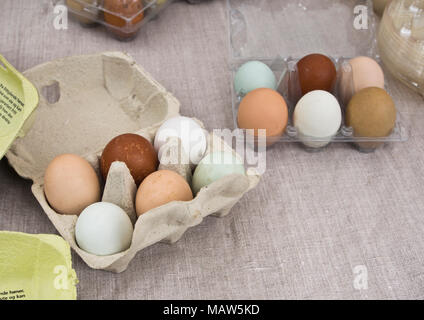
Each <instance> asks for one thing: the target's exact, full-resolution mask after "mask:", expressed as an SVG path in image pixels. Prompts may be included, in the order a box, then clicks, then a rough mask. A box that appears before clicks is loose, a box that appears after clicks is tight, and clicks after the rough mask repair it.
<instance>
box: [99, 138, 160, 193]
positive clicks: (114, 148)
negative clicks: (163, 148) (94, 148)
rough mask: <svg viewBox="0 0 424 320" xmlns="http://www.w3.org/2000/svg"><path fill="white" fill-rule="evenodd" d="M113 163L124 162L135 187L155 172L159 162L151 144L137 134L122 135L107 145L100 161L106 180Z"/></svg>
mask: <svg viewBox="0 0 424 320" xmlns="http://www.w3.org/2000/svg"><path fill="white" fill-rule="evenodd" d="M115 161H121V162H124V163H125V164H126V165H127V167H128V169H129V170H130V172H131V175H132V177H133V178H134V181H135V183H136V184H137V185H139V184H140V183H141V182H142V181H143V180H144V178H146V177H147V176H148V175H149V174H151V173H152V172H154V171H156V169H157V167H158V165H159V161H158V156H157V154H156V151H155V149H154V148H153V146H152V144H151V143H150V142H149V141H148V140H146V139H145V138H143V137H142V136H139V135H137V134H131V133H127V134H123V135H120V136H118V137H116V138H114V139H112V141H110V142H109V143H108V145H107V146H106V148H105V149H104V150H103V153H102V157H101V159H100V169H101V172H102V175H103V178H104V179H105V180H106V178H107V175H108V173H109V169H110V166H111V165H112V163H113V162H115Z"/></svg>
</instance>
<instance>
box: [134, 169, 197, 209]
mask: <svg viewBox="0 0 424 320" xmlns="http://www.w3.org/2000/svg"><path fill="white" fill-rule="evenodd" d="M192 199H193V193H192V191H191V188H190V185H189V184H188V183H187V181H186V180H185V179H184V178H183V177H182V176H180V175H179V174H178V173H175V172H173V171H170V170H159V171H156V172H154V173H152V174H151V175H149V176H148V177H147V178H146V179H144V181H143V182H142V183H141V185H140V187H139V188H138V191H137V195H136V200H135V204H136V211H137V215H138V216H140V215H142V214H144V213H146V212H147V211H149V210H151V209H153V208H157V207H160V206H162V205H164V204H167V203H169V202H172V201H190V200H192Z"/></svg>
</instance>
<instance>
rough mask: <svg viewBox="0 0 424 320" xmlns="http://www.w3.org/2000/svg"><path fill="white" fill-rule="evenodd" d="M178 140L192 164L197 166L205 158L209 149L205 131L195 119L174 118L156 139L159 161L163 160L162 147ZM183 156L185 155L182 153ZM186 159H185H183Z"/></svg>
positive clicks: (166, 122)
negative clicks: (174, 139) (173, 139)
mask: <svg viewBox="0 0 424 320" xmlns="http://www.w3.org/2000/svg"><path fill="white" fill-rule="evenodd" d="M171 138H178V139H180V141H181V147H182V150H181V151H183V152H184V154H185V155H186V156H187V157H189V162H190V164H197V163H199V161H200V160H201V159H202V158H203V156H204V155H205V152H206V148H207V137H206V132H205V130H204V129H203V128H202V127H201V126H200V125H199V124H198V123H197V122H196V121H194V120H193V119H191V118H187V117H181V116H178V117H174V118H171V119H169V120H167V121H165V122H164V123H163V124H162V126H161V127H160V128H159V129H158V131H157V133H156V137H155V149H156V152H158V156H159V161H160V159H161V158H162V152H163V149H162V147H163V146H164V145H165V144H166V143H167V142H168V141H169V140H170V139H171ZM181 154H183V153H181ZM181 158H182V159H184V157H181Z"/></svg>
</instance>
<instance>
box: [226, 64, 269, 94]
mask: <svg viewBox="0 0 424 320" xmlns="http://www.w3.org/2000/svg"><path fill="white" fill-rule="evenodd" d="M234 87H235V90H236V93H237V94H242V95H245V94H248V93H249V92H250V91H253V90H255V89H259V88H269V89H272V90H276V89H277V79H276V78H275V75H274V72H272V70H271V69H270V68H269V67H268V66H267V65H266V64H265V63H263V62H260V61H249V62H246V63H245V64H243V65H242V66H241V67H240V68H239V69H238V71H237V73H236V76H235V78H234Z"/></svg>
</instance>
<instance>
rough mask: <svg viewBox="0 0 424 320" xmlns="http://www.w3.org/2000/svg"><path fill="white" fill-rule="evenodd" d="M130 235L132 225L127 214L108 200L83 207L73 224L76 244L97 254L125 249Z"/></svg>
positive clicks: (104, 254)
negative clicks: (74, 224) (75, 222)
mask: <svg viewBox="0 0 424 320" xmlns="http://www.w3.org/2000/svg"><path fill="white" fill-rule="evenodd" d="M132 235H133V226H132V223H131V220H130V218H129V217H128V215H127V214H126V213H125V211H124V210H122V209H121V208H120V207H118V206H117V205H115V204H112V203H108V202H97V203H94V204H92V205H90V206H88V207H87V208H85V209H84V211H83V212H82V213H81V214H80V216H79V217H78V220H77V224H76V226H75V238H76V241H77V243H78V246H79V247H80V248H81V249H83V250H84V251H87V252H89V253H92V254H95V255H98V256H107V255H112V254H115V253H119V252H122V251H125V250H127V249H128V248H129V247H130V245H131V240H132Z"/></svg>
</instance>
